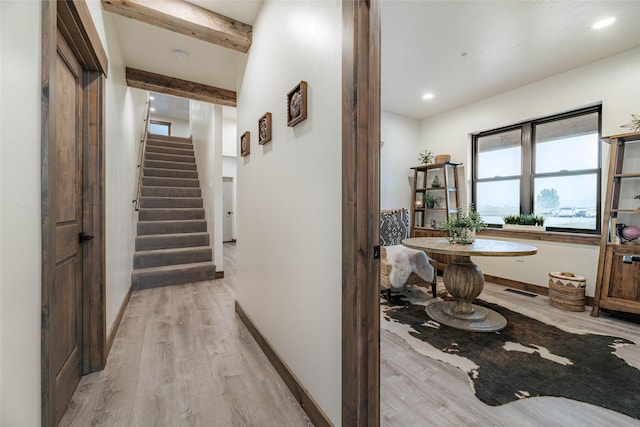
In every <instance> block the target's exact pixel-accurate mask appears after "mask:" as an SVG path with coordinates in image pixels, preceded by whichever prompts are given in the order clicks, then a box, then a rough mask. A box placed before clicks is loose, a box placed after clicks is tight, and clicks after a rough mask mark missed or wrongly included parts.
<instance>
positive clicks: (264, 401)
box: [60, 244, 640, 427]
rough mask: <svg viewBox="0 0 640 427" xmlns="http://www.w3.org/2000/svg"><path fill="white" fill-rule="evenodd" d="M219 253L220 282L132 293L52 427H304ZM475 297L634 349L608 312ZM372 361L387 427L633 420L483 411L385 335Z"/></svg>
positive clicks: (542, 407)
mask: <svg viewBox="0 0 640 427" xmlns="http://www.w3.org/2000/svg"><path fill="white" fill-rule="evenodd" d="M224 246H225V278H224V279H220V280H215V281H209V282H198V283H193V284H189V285H181V286H170V287H166V288H159V289H151V290H144V291H136V292H134V293H133V294H132V296H131V301H130V303H129V306H128V307H127V309H126V312H125V315H124V318H123V321H122V324H121V326H120V330H119V331H118V334H117V336H116V339H115V341H114V344H113V348H112V350H111V354H110V355H109V359H108V361H107V366H106V368H105V369H104V370H103V371H101V372H98V373H95V374H91V375H88V376H86V377H84V378H83V379H82V380H81V382H80V385H79V386H78V389H77V390H76V392H75V394H74V396H73V399H72V402H71V404H70V406H69V408H68V410H67V412H66V414H65V416H64V418H63V420H62V422H61V424H60V425H61V426H82V427H84V426H127V427H128V426H136V427H139V426H140V427H143V426H154V427H162V426H171V427H173V426H269V427H295V426H311V423H310V421H309V419H308V418H307V417H306V415H305V414H304V412H303V411H302V409H301V408H300V406H299V405H298V404H297V402H296V401H295V400H294V398H293V396H292V395H291V394H290V393H289V391H288V390H287V388H286V386H285V385H284V383H283V382H282V381H281V379H280V378H279V377H278V375H277V374H276V373H275V371H274V370H273V368H272V367H271V365H270V364H269V362H268V361H267V359H266V358H265V356H264V354H263V353H262V352H261V351H260V349H259V348H258V346H257V344H256V343H255V341H254V340H253V338H252V337H251V336H250V335H249V333H248V332H247V330H246V329H245V328H244V326H243V325H242V323H241V322H240V320H239V319H238V317H237V316H236V315H235V313H234V299H235V292H234V276H235V245H233V244H225V245H224ZM482 298H483V299H485V300H488V301H491V302H496V303H500V304H502V305H504V306H505V307H507V308H510V309H512V310H516V311H519V312H521V313H523V314H525V315H528V316H530V317H534V318H537V319H539V320H542V321H545V322H547V323H549V322H551V323H554V324H556V325H559V326H562V327H564V328H566V329H568V330H571V331H574V332H576V331H578V332H579V331H580V330H588V331H591V332H596V333H597V332H600V333H605V334H611V335H617V336H620V337H623V338H627V339H629V340H632V341H634V342H636V343H640V326H638V325H637V324H632V323H628V322H624V321H621V320H614V319H611V318H609V317H607V315H606V314H605V315H602V316H601V317H599V318H592V317H590V316H589V315H588V312H584V313H570V312H564V311H561V310H558V309H555V308H553V307H550V306H549V305H548V299H547V298H546V297H541V296H538V297H536V298H529V297H526V296H521V295H516V294H512V293H509V292H504V288H503V287H500V286H496V285H491V284H487V285H486V286H485V291H484V293H483V294H482ZM632 351H633V352H634V353H633V354H626V355H625V360H628V361H630V363H632V364H633V365H634V366H637V367H640V354H639V353H640V352H638V351H637V349H633V350H632ZM380 364H381V367H380V371H381V391H380V393H381V425H382V426H385V427H387V426H388V427H396V426H397V427H412V426H416V427H418V426H420V427H422V426H438V427H447V426H455V427H458V426H518V427H520V426H523V427H525V426H545V427H547V426H563V427H572V426H639V425H640V422H639V421H637V420H634V419H631V418H629V417H627V416H624V415H621V414H618V413H615V412H612V411H609V410H606V409H602V408H598V407H595V406H592V405H588V404H584V403H580V402H575V401H571V400H567V399H561V398H552V397H544V398H531V399H524V400H520V401H517V402H513V403H509V404H507V405H503V406H499V407H492V406H488V405H486V404H484V403H482V402H481V401H479V400H478V399H477V398H476V397H475V396H474V395H473V392H472V390H471V387H470V384H469V381H468V379H467V377H466V376H465V374H463V373H462V372H461V371H460V370H458V369H457V368H454V367H452V366H451V365H448V364H446V363H443V362H439V361H436V360H434V359H430V358H428V357H426V356H423V355H421V354H419V353H417V352H416V351H414V350H413V349H412V348H411V347H409V346H408V345H407V343H406V342H405V341H403V340H402V339H400V338H399V337H398V336H396V335H394V334H392V333H390V332H388V331H385V330H382V331H381V362H380ZM629 386H630V387H640V385H638V384H630V385H629ZM603 393H606V390H603ZM639 404H640V402H639Z"/></svg>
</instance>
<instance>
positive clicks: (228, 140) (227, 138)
mask: <svg viewBox="0 0 640 427" xmlns="http://www.w3.org/2000/svg"><path fill="white" fill-rule="evenodd" d="M237 129H238V124H237V122H236V120H232V119H228V118H223V119H222V155H223V156H232V157H235V156H237V155H238V144H239V143H238V138H237V135H238V130H237Z"/></svg>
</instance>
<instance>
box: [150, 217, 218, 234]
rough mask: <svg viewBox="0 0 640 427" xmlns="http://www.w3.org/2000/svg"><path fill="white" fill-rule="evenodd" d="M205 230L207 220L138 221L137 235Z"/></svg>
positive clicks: (200, 231)
mask: <svg viewBox="0 0 640 427" xmlns="http://www.w3.org/2000/svg"><path fill="white" fill-rule="evenodd" d="M205 231H207V221H206V220H204V219H196V220H171V221H138V236H148V235H153V234H176V233H202V232H205Z"/></svg>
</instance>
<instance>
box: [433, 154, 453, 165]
mask: <svg viewBox="0 0 640 427" xmlns="http://www.w3.org/2000/svg"><path fill="white" fill-rule="evenodd" d="M450 160H451V154H438V155H437V156H436V159H435V160H434V161H435V163H436V165H437V164H440V163H447V162H448V161H450Z"/></svg>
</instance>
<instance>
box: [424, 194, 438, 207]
mask: <svg viewBox="0 0 640 427" xmlns="http://www.w3.org/2000/svg"><path fill="white" fill-rule="evenodd" d="M441 201H442V197H434V196H432V195H431V194H429V193H427V194H425V195H424V205H425V206H426V207H427V208H428V209H433V208H435V207H436V206H440V202H441Z"/></svg>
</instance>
